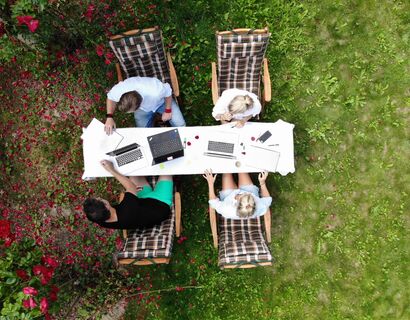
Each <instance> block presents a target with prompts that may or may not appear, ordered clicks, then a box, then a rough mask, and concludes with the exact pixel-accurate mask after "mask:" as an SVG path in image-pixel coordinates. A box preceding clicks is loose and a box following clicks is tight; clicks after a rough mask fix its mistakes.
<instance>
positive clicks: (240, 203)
mask: <svg viewBox="0 0 410 320" xmlns="http://www.w3.org/2000/svg"><path fill="white" fill-rule="evenodd" d="M216 176H217V175H214V174H212V170H211V169H207V170H205V173H204V175H203V177H204V178H205V179H206V180H207V181H208V189H209V201H208V202H209V205H210V206H211V208H214V209H215V210H216V212H218V213H219V214H220V215H222V216H223V217H225V218H227V219H249V218H256V217H259V216H262V215H264V214H265V213H266V211H267V210H268V208H269V207H270V205H271V203H272V197H271V196H270V194H269V191H268V189H267V187H266V178H267V177H268V173H267V172H266V171H264V172H261V173H259V176H258V180H259V185H260V196H259V188H258V187H257V186H255V185H254V184H253V182H252V179H251V178H250V176H249V173H246V172H240V173H238V185H236V183H235V181H234V179H233V176H232V173H223V174H222V191H221V192H220V193H219V198H218V197H217V196H216V194H215V188H214V183H215V180H216Z"/></svg>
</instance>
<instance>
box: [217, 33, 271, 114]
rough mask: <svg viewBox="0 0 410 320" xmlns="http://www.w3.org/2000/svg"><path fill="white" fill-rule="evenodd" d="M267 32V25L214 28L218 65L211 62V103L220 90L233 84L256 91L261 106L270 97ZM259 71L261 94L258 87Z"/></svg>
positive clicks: (236, 86) (220, 92) (234, 86)
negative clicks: (263, 27) (242, 27)
mask: <svg viewBox="0 0 410 320" xmlns="http://www.w3.org/2000/svg"><path fill="white" fill-rule="evenodd" d="M270 35H271V34H270V33H269V32H268V28H265V29H255V30H253V29H246V28H244V29H234V30H232V31H222V32H216V44H217V58H218V68H217V66H216V63H215V62H212V101H213V103H214V104H215V103H216V102H217V101H218V98H219V97H220V95H221V94H222V92H223V91H225V90H226V89H232V88H236V89H242V90H247V91H249V92H252V93H254V94H256V95H257V96H258V97H259V99H260V101H261V104H262V107H263V106H264V104H265V103H266V102H269V101H270V100H271V81H270V76H269V68H268V60H267V59H266V58H265V52H266V49H267V47H268V43H269V38H270ZM262 69H263V70H262ZM262 73H263V76H262V82H263V94H261V88H260V83H261V75H262Z"/></svg>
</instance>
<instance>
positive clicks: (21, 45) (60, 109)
mask: <svg viewBox="0 0 410 320" xmlns="http://www.w3.org/2000/svg"><path fill="white" fill-rule="evenodd" d="M39 2H42V1H39ZM46 2H47V1H46ZM1 3H2V2H0V6H1ZM17 3H23V1H17ZM29 3H35V1H29ZM58 3H60V2H59V1H57V2H52V3H51V4H48V6H46V8H45V9H44V10H43V11H41V12H40V11H39V9H38V8H36V7H32V10H33V12H34V13H35V14H37V15H36V17H37V18H38V19H39V21H40V25H39V27H38V29H37V30H35V32H34V33H30V32H29V31H28V30H26V29H27V28H26V29H23V27H24V26H17V22H16V21H15V19H14V20H13V21H14V24H15V25H11V22H8V23H6V24H5V28H6V31H7V32H6V35H7V36H8V37H9V39H10V37H11V36H12V35H16V34H20V33H22V34H25V35H26V36H27V39H34V40H33V41H34V45H30V44H31V43H30V42H27V41H25V42H19V40H15V41H14V42H10V41H8V40H7V39H6V38H5V37H4V36H3V38H2V40H1V41H0V47H2V48H3V49H2V53H0V57H1V61H2V66H1V69H0V70H1V75H2V76H1V80H0V86H1V91H0V98H1V104H2V106H3V108H2V112H1V115H0V119H1V133H0V134H1V142H0V145H1V150H0V159H1V170H2V175H1V178H0V189H1V190H0V192H1V203H0V210H1V212H2V215H3V219H8V220H10V221H12V223H13V225H14V227H13V228H14V232H15V235H16V238H17V239H20V238H22V237H24V236H28V237H30V238H34V239H35V240H36V243H37V246H38V247H39V248H41V250H43V251H44V252H45V253H47V254H49V255H52V256H54V257H56V259H57V260H58V261H59V264H60V265H59V267H57V269H56V271H55V274H54V277H53V280H52V282H53V283H54V284H55V285H56V286H58V287H59V288H60V292H59V299H58V300H57V301H56V302H55V303H54V304H53V306H52V307H51V312H52V314H54V316H55V317H56V318H57V319H99V318H101V317H102V316H103V315H105V314H111V315H113V314H114V313H115V311H117V312H118V313H120V314H121V313H122V312H120V311H118V310H120V309H121V308H122V307H123V308H124V309H125V311H124V312H123V315H122V317H123V318H124V319H136V318H137V319H346V318H349V319H409V318H410V310H409V307H408V306H409V301H410V298H409V291H408V289H406V288H408V286H409V274H410V272H409V268H408V266H409V252H408V251H409V250H408V248H409V245H410V241H409V237H408V227H409V192H410V190H409V186H410V178H409V177H410V170H409V165H406V163H408V159H409V157H410V144H409V125H408V124H409V107H410V106H409V102H410V89H409V88H410V76H409V74H410V64H409V61H410V60H409V47H410V46H409V45H410V43H409V42H410V28H409V22H410V14H409V13H410V4H409V3H408V2H406V1H371V0H367V1H365V0H362V1H360V0H357V1H347V0H346V1H330V0H324V1H310V2H300V1H279V0H270V1H243V0H235V1H216V0H213V1H191V0H189V1H173V2H169V1H154V2H152V3H150V4H149V5H148V4H147V3H146V2H145V1H112V2H111V1H106V5H108V7H106V6H105V4H104V3H101V2H98V3H97V2H95V3H94V4H91V6H92V7H91V8H90V3H91V2H90V3H89V2H87V3H81V4H77V6H74V5H71V3H67V2H61V6H58V5H57V4H58ZM28 12H29V11H28ZM61 16H63V18H61ZM0 17H1V18H2V19H3V21H5V22H7V21H11V18H10V13H9V12H7V11H5V13H1V14H0ZM57 17H59V18H57ZM13 18H14V17H13ZM154 25H159V26H161V28H162V30H163V33H164V41H165V44H166V46H167V48H168V49H169V51H170V52H171V54H172V55H173V57H174V64H175V66H176V69H177V73H178V77H179V81H180V91H181V93H182V101H183V112H184V114H185V116H186V120H187V123H188V124H189V125H210V124H214V122H213V119H212V117H211V113H210V110H211V107H212V102H211V91H210V87H209V81H210V75H211V70H210V61H215V58H216V50H215V47H216V46H215V39H214V32H215V31H216V30H229V29H232V28H235V27H245V26H246V27H251V28H257V27H264V26H268V27H269V30H270V31H271V32H272V37H271V41H270V44H269V47H268V52H267V57H268V59H269V63H270V65H269V68H270V73H271V80H272V97H273V98H272V101H271V103H269V104H268V105H267V107H266V110H265V112H264V114H263V116H262V121H264V122H274V121H276V120H278V119H282V120H285V121H288V122H290V123H293V124H295V136H294V139H295V163H296V172H295V173H294V174H289V175H287V176H280V175H279V174H271V175H270V177H269V179H268V186H269V190H270V191H271V194H272V195H273V199H274V200H273V205H272V208H271V209H272V244H271V249H272V253H273V256H274V259H275V263H274V265H273V266H272V267H269V268H267V267H265V268H256V269H247V270H230V271H222V270H220V269H219V268H218V267H217V252H216V251H215V250H214V249H213V247H212V243H211V231H210V227H209V221H208V216H207V214H208V213H207V185H206V183H205V181H204V180H203V178H202V177H201V176H188V177H184V178H183V185H182V205H183V211H182V221H183V226H184V230H183V236H184V237H186V240H185V241H181V240H180V241H178V242H175V245H174V256H173V260H172V261H171V263H170V264H169V265H166V266H154V267H133V268H128V269H126V270H125V271H124V270H122V271H121V270H116V269H115V268H114V266H113V264H112V262H111V256H112V252H113V251H114V250H115V243H116V241H118V240H119V239H118V234H117V233H112V232H107V231H105V230H102V229H100V228H97V227H94V226H91V225H90V224H89V223H88V222H87V221H86V220H85V217H84V216H83V214H82V213H81V206H80V205H81V203H82V201H83V199H84V198H85V197H86V196H87V195H89V194H96V195H101V196H105V197H107V198H109V199H111V200H114V199H116V197H117V195H118V193H119V192H120V187H119V185H118V184H117V183H115V182H114V181H112V180H111V179H99V180H98V181H94V182H84V181H81V175H82V149H81V140H80V135H81V127H82V126H86V125H87V124H88V123H89V122H90V120H91V119H92V118H93V117H94V116H95V117H97V118H99V119H100V120H103V119H104V116H105V105H104V104H105V93H106V91H107V89H109V88H110V87H111V86H112V85H113V84H114V83H115V77H114V76H113V74H114V66H113V62H111V63H110V61H111V60H112V58H111V57H110V55H109V48H108V47H107V37H106V32H107V30H109V31H110V32H112V33H118V32H121V31H124V30H128V29H133V28H135V27H149V26H154ZM0 29H1V28H0ZM54 29H56V30H59V31H58V32H55V31H54ZM30 37H31V38H30ZM97 46H103V51H104V54H103V55H102V56H100V55H99V54H98V53H97V51H98V50H96V47H97ZM33 48H34V49H33ZM107 60H108V61H107ZM117 125H119V126H132V125H133V119H132V117H128V116H127V115H122V116H121V117H120V118H119V119H118V121H117ZM16 242H17V240H16ZM2 250H3V249H2ZM0 275H1V274H0ZM16 279H17V278H16ZM16 281H17V280H16ZM18 281H21V280H18ZM19 283H20V282H19ZM33 283H34V282H33ZM34 284H35V283H34ZM1 290H2V289H0V293H1V292H2V291H1ZM0 297H1V295H0ZM3 299H4V297H3ZM0 306H1V302H0ZM2 312H3V311H2Z"/></svg>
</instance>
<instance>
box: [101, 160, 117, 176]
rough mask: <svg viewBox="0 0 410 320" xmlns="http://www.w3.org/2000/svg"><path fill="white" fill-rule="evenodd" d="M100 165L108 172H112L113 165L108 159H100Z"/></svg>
mask: <svg viewBox="0 0 410 320" xmlns="http://www.w3.org/2000/svg"><path fill="white" fill-rule="evenodd" d="M100 163H101V165H102V166H103V168H104V169H105V170H107V171H108V172H110V173H111V172H113V171H114V170H115V169H114V165H113V163H112V162H111V161H109V160H101V162H100Z"/></svg>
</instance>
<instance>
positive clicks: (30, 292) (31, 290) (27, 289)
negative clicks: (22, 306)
mask: <svg viewBox="0 0 410 320" xmlns="http://www.w3.org/2000/svg"><path fill="white" fill-rule="evenodd" d="M23 293H24V294H27V295H29V296H31V295H33V296H36V295H37V294H38V291H37V290H36V289H34V288H33V287H25V288H23Z"/></svg>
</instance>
